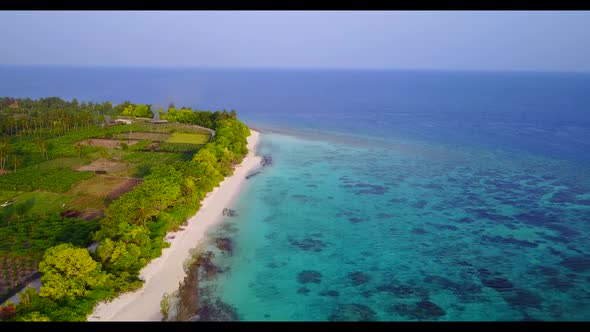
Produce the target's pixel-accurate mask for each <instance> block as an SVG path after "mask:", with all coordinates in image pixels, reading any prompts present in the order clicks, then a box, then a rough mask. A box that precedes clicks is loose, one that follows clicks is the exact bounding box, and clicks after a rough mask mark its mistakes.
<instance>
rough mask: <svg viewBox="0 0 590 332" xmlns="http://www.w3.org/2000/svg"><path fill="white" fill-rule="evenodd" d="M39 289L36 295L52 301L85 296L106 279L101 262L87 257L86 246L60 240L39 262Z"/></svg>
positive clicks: (88, 255)
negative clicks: (81, 246) (41, 274)
mask: <svg viewBox="0 0 590 332" xmlns="http://www.w3.org/2000/svg"><path fill="white" fill-rule="evenodd" d="M39 271H40V272H41V273H43V277H42V278H41V284H42V286H41V290H40V292H39V295H41V296H45V297H48V298H50V299H52V300H60V299H62V298H64V297H71V298H74V297H79V296H84V295H86V294H87V293H88V291H89V290H90V289H93V288H96V287H98V286H100V285H102V283H104V281H105V279H106V274H105V273H103V272H102V271H101V266H100V263H97V262H96V261H94V260H93V259H92V257H90V254H89V253H88V249H83V248H76V247H74V246H73V245H71V244H69V243H63V244H60V245H57V246H55V247H51V248H49V249H47V251H46V252H45V254H44V255H43V260H42V261H41V263H39Z"/></svg>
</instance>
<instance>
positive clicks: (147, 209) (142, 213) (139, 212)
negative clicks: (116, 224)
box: [133, 200, 155, 225]
mask: <svg viewBox="0 0 590 332" xmlns="http://www.w3.org/2000/svg"><path fill="white" fill-rule="evenodd" d="M154 212H155V210H154V208H153V206H151V204H149V202H148V201H147V200H139V201H138V202H137V206H136V209H135V211H134V212H133V219H135V220H137V222H138V223H139V224H140V225H145V223H146V222H147V221H148V220H149V219H150V218H151V217H152V214H153V213H154Z"/></svg>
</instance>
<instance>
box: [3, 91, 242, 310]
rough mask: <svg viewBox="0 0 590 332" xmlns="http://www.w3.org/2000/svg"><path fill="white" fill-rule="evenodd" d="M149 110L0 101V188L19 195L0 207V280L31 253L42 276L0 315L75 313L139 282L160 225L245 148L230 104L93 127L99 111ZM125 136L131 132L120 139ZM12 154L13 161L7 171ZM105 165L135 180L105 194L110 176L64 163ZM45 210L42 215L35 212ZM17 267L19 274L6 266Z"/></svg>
mask: <svg viewBox="0 0 590 332" xmlns="http://www.w3.org/2000/svg"><path fill="white" fill-rule="evenodd" d="M150 113H151V110H150V105H134V104H132V103H130V102H125V103H123V104H121V105H117V106H115V107H111V104H110V103H103V104H92V103H88V104H85V103H82V104H78V102H77V101H75V100H73V101H72V102H66V101H63V100H61V99H59V98H47V99H40V100H39V101H31V100H30V99H13V98H2V99H0V116H1V118H0V123H1V124H0V130H1V131H2V133H4V134H5V135H7V136H5V138H3V139H2V140H0V142H3V144H4V145H0V166H3V165H4V167H5V171H4V173H6V172H9V174H4V175H0V197H2V198H3V199H4V198H9V197H10V198H9V199H15V198H18V202H17V203H18V204H17V203H15V204H13V205H10V206H8V207H7V208H8V210H7V209H6V208H4V210H1V211H2V218H0V219H1V220H2V221H3V223H2V224H1V225H0V263H1V264H2V265H1V266H2V268H3V269H4V270H3V271H5V272H3V273H4V275H3V278H5V279H11V281H10V283H9V285H8V286H7V287H14V286H15V285H16V284H17V283H18V280H20V279H18V278H21V277H23V275H22V273H21V270H24V275H25V276H26V275H29V274H30V273H31V272H33V271H32V269H33V267H34V266H35V265H36V264H37V263H39V265H38V266H39V271H40V272H41V273H42V274H43V276H42V282H43V286H42V287H41V290H40V291H39V292H37V291H36V290H35V289H33V288H29V289H27V290H25V291H24V292H21V293H20V294H19V296H20V298H21V303H20V304H18V305H16V306H14V305H7V306H5V307H0V319H3V320H15V321H47V320H51V321H84V320H86V316H87V315H88V314H90V313H91V312H92V310H93V308H94V306H95V305H96V303H97V302H98V301H102V300H105V299H109V298H112V297H115V296H117V295H118V294H119V293H121V292H126V291H131V290H134V289H137V288H139V287H141V285H142V282H141V280H140V279H139V271H140V270H141V269H142V268H143V267H145V266H146V264H147V263H148V262H149V261H150V260H151V259H153V258H155V257H158V256H160V255H161V252H162V249H163V248H165V247H167V245H166V243H165V242H164V236H165V234H166V233H167V232H168V231H171V230H174V229H177V228H178V227H180V226H181V225H182V223H184V222H185V221H186V220H187V218H188V217H190V216H191V215H193V214H194V213H196V212H197V211H198V209H199V208H200V202H201V200H202V199H203V198H204V197H205V195H206V194H207V193H208V192H210V191H211V190H213V188H215V187H216V186H218V185H219V183H220V182H221V181H222V180H223V178H224V176H227V175H230V174H232V173H233V167H234V166H235V165H236V164H237V163H239V162H241V160H242V159H243V158H244V156H245V155H246V153H247V152H248V151H247V148H246V142H247V141H246V137H247V136H248V135H249V134H250V131H249V130H248V128H247V127H246V126H245V125H244V124H243V123H241V122H240V121H239V120H238V119H237V116H236V113H235V111H232V112H230V113H228V112H226V111H221V112H210V111H193V110H191V109H187V108H182V109H180V110H176V109H174V108H170V109H169V111H168V114H165V115H164V116H162V118H163V119H167V120H169V121H171V122H182V123H184V124H178V123H169V124H158V125H154V124H150V123H134V124H132V125H118V126H100V125H99V124H100V123H102V122H103V120H104V119H105V115H110V116H116V115H125V116H129V117H150ZM23 119H24V120H23ZM193 125H198V126H203V127H207V128H211V129H214V130H216V135H215V137H214V138H213V140H212V142H210V143H208V142H209V133H208V132H207V131H205V130H203V129H198V128H197V127H194V126H193ZM99 138H101V139H107V140H102V141H100V142H98V140H97V139H99ZM163 138H165V139H163ZM128 139H136V140H137V139H140V140H141V141H140V142H139V143H136V144H130V143H128V141H124V140H128ZM93 140H97V141H93ZM121 143H125V144H126V145H127V147H126V148H125V146H124V145H122V144H121ZM150 150H155V151H158V152H149V151H150ZM160 151H171V152H160ZM3 160H5V161H4V163H3ZM14 160H16V161H14ZM11 161H14V165H13V166H14V167H16V168H17V169H18V170H17V171H9V170H8V165H12V164H11ZM113 165H121V166H122V167H124V168H126V169H128V172H130V173H133V174H135V175H136V176H140V177H143V182H141V181H140V182H141V183H140V184H139V185H137V186H135V187H134V188H133V190H131V191H128V192H126V193H124V194H122V195H121V196H120V197H118V198H117V199H114V200H113V201H112V202H110V201H109V200H107V199H104V198H103V196H104V194H105V193H106V192H107V191H108V190H109V189H110V188H113V187H115V185H116V183H115V182H114V180H113V182H109V183H108V185H104V186H102V185H99V184H98V183H99V182H100V181H98V180H99V179H100V180H104V179H106V178H105V176H106V175H96V174H94V172H93V171H75V170H74V169H77V168H79V167H80V166H84V168H83V169H92V170H95V169H96V170H103V169H105V170H106V169H109V170H110V169H113V167H114V168H116V167H115V166H113ZM117 167H118V166H117ZM125 181H127V180H126V179H125ZM106 182H108V181H106ZM23 191H25V192H23ZM11 193H13V194H14V196H11ZM27 195H29V196H27ZM43 195H50V196H51V195H53V196H51V201H52V202H53V203H51V204H39V205H36V204H37V203H36V200H48V198H49V197H50V196H45V197H44V196H43ZM60 195H61V197H62V198H63V201H62V200H61V199H62V198H59V196H60ZM86 197H89V198H88V199H87V198H86ZM70 199H71V200H70ZM68 200H69V201H68ZM15 201H16V199H15ZM66 201H67V202H66ZM23 202H24V203H26V202H29V203H28V205H27V204H24V203H23ZM61 202H64V203H62V204H66V206H67V208H69V207H70V206H76V207H77V208H78V207H79V208H80V209H81V208H82V206H84V205H86V206H95V207H97V206H98V207H100V206H101V205H103V204H104V205H106V204H107V203H109V202H110V205H108V207H106V210H105V215H104V218H102V219H101V220H100V222H99V223H97V222H96V221H87V220H83V219H79V218H69V217H62V216H60V212H64V213H65V212H67V211H62V210H63V209H65V207H64V208H62V207H61V206H56V205H57V204H58V203H61ZM32 203H34V204H32ZM104 205H103V206H104ZM43 210H45V211H46V214H45V215H37V213H40V212H41V211H43ZM9 211H12V212H11V214H9V213H6V212H9ZM33 211H35V213H33ZM33 216H35V217H33ZM92 241H98V242H100V245H99V246H98V248H97V249H96V251H95V252H93V253H90V252H89V251H88V250H87V249H85V248H84V247H85V246H87V245H88V244H90V243H91V242H92ZM2 259H3V260H2ZM18 262H20V263H18ZM13 266H14V267H15V268H9V267H13ZM15 272H17V273H19V275H18V276H17V277H14V276H11V275H12V274H14V273H15ZM27 273H28V274H27Z"/></svg>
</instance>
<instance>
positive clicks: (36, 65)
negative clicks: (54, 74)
mask: <svg viewBox="0 0 590 332" xmlns="http://www.w3.org/2000/svg"><path fill="white" fill-rule="evenodd" d="M0 67H69V68H129V69H200V70H281V71H311V70H316V71H440V72H513V73H556V74H557V73H564V74H565V73H568V74H590V69H585V70H584V69H582V70H571V69H570V70H566V69H502V68H499V69H477V68H465V69H458V68H395V67H383V68H376V67H367V68H363V67H352V68H351V67H257V66H251V67H235V66H226V67H222V66H195V65H129V64H40V63H36V64H4V63H0Z"/></svg>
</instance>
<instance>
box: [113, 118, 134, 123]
mask: <svg viewBox="0 0 590 332" xmlns="http://www.w3.org/2000/svg"><path fill="white" fill-rule="evenodd" d="M115 123H123V124H132V123H133V121H131V120H130V119H116V120H115Z"/></svg>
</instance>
